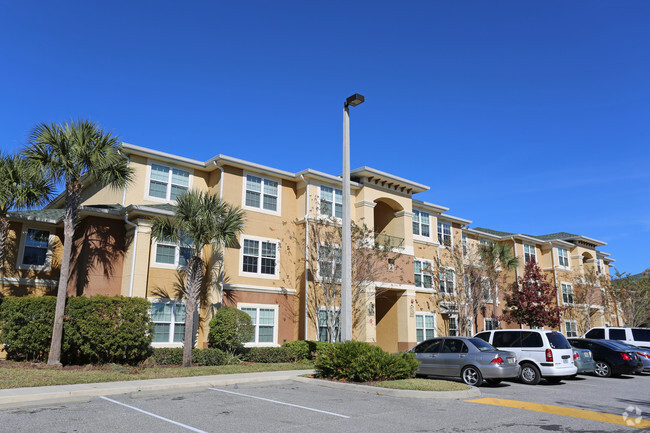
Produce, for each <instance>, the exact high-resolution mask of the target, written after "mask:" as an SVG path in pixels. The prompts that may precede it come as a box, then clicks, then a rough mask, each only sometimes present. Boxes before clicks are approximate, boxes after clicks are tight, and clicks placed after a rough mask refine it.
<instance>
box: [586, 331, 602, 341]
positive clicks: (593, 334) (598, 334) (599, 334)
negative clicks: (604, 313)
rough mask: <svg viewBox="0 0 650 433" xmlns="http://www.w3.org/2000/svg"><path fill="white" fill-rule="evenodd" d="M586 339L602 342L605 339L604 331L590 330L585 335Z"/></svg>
mask: <svg viewBox="0 0 650 433" xmlns="http://www.w3.org/2000/svg"><path fill="white" fill-rule="evenodd" d="M585 337H586V338H597V339H600V340H602V339H603V338H605V330H604V329H592V330H591V331H589V332H587V333H586V334H585Z"/></svg>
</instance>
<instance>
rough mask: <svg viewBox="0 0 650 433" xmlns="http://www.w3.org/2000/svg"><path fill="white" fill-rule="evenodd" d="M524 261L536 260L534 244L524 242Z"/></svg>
mask: <svg viewBox="0 0 650 433" xmlns="http://www.w3.org/2000/svg"><path fill="white" fill-rule="evenodd" d="M524 261H525V262H526V263H530V262H531V261H535V262H537V254H536V253H535V245H532V244H524Z"/></svg>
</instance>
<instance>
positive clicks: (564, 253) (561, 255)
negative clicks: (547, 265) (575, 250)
mask: <svg viewBox="0 0 650 433" xmlns="http://www.w3.org/2000/svg"><path fill="white" fill-rule="evenodd" d="M557 257H558V262H559V263H560V266H562V267H564V268H568V267H569V250H567V249H566V248H558V249H557Z"/></svg>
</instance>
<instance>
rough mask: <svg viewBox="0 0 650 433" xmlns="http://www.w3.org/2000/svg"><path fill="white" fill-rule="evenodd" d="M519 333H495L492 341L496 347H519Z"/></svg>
mask: <svg viewBox="0 0 650 433" xmlns="http://www.w3.org/2000/svg"><path fill="white" fill-rule="evenodd" d="M520 335H521V332H519V331H501V332H495V333H494V338H493V339H492V345H493V346H495V347H519V346H520V342H519V336H520Z"/></svg>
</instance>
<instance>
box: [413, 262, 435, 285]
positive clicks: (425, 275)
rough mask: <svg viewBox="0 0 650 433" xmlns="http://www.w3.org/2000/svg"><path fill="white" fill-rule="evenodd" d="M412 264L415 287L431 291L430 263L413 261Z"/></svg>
mask: <svg viewBox="0 0 650 433" xmlns="http://www.w3.org/2000/svg"><path fill="white" fill-rule="evenodd" d="M413 264H414V268H415V287H423V288H425V289H431V288H432V287H433V276H432V273H431V266H432V265H431V263H430V262H425V261H423V260H415V261H414V262H413Z"/></svg>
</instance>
